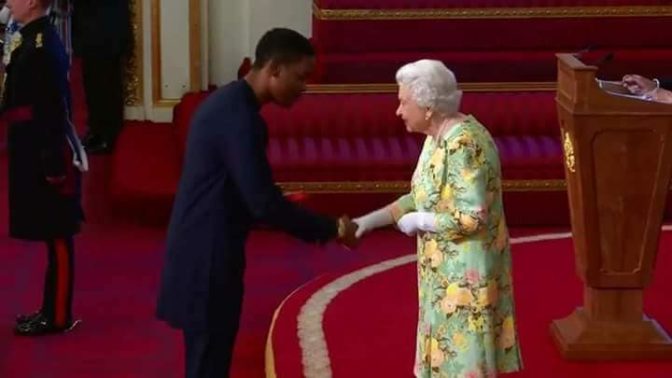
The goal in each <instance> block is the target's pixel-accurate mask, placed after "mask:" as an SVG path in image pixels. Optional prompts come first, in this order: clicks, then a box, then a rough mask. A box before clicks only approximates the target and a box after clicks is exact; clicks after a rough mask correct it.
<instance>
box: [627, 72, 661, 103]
mask: <svg viewBox="0 0 672 378" xmlns="http://www.w3.org/2000/svg"><path fill="white" fill-rule="evenodd" d="M621 82H622V84H623V86H624V87H626V88H627V89H628V90H629V91H630V93H632V94H634V95H638V96H644V97H645V98H646V99H648V100H651V101H656V102H662V103H665V104H672V80H659V79H648V78H645V77H643V76H641V75H634V74H629V75H625V76H623V79H622V81H621Z"/></svg>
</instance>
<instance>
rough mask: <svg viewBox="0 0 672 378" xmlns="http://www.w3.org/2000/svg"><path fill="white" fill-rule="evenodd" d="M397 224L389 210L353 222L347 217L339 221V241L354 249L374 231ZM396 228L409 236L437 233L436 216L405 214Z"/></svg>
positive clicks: (379, 211)
mask: <svg viewBox="0 0 672 378" xmlns="http://www.w3.org/2000/svg"><path fill="white" fill-rule="evenodd" d="M391 224H395V221H394V218H393V217H392V213H391V211H390V210H389V209H387V208H383V209H380V210H376V211H373V212H371V213H369V214H366V215H364V216H361V217H359V218H356V219H354V220H351V219H350V218H349V217H348V216H347V215H344V216H342V217H340V218H339V219H338V238H337V241H338V242H340V243H341V244H343V245H344V246H346V247H347V248H354V247H356V246H357V244H359V240H360V238H361V237H362V236H363V235H364V234H367V233H369V232H370V231H373V230H374V229H377V228H380V227H384V226H388V225H391ZM395 225H396V227H397V229H398V230H399V231H401V232H402V233H404V234H406V235H408V236H414V235H416V234H418V233H420V232H436V231H437V220H436V214H434V213H429V212H417V211H416V212H410V213H407V214H404V216H402V217H401V218H400V219H399V220H398V221H397V222H396V224H395Z"/></svg>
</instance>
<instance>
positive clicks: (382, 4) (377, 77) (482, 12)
mask: <svg viewBox="0 0 672 378" xmlns="http://www.w3.org/2000/svg"><path fill="white" fill-rule="evenodd" d="M671 14H672V4H671V3H670V2H669V1H664V0H557V1H552V2H549V1H545V0H515V1H510V2H507V4H506V6H502V2H501V1H496V0H379V1H368V0H343V1H341V0H315V1H314V7H313V30H312V38H313V42H314V44H315V46H316V49H317V52H318V54H317V57H318V74H317V75H316V78H315V80H316V82H318V83H338V84H342V83H389V82H393V81H394V73H395V71H396V69H397V68H398V67H399V66H400V65H402V64H404V63H407V62H409V61H414V60H417V59H420V58H434V59H439V60H442V61H443V62H445V63H446V65H447V66H448V67H450V68H451V69H452V70H453V71H454V72H455V74H456V75H457V78H458V80H459V81H460V82H479V81H480V82H511V81H555V79H556V60H555V53H557V52H577V51H583V50H586V49H590V50H591V53H590V54H588V56H584V57H583V58H584V61H585V62H587V63H590V62H601V64H600V74H601V75H603V76H604V77H605V78H611V79H613V78H618V77H620V76H622V75H623V74H624V73H627V72H640V73H642V74H645V75H647V76H651V77H658V76H661V75H666V74H669V72H668V71H669V67H668V65H667V62H669V61H670V60H671V59H672V28H669V27H668V26H667V25H669V24H670V23H671V22H672V18H671V17H670V15H671ZM608 57H609V58H608ZM607 58H608V59H607Z"/></svg>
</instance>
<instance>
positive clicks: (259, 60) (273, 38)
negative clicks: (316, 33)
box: [253, 28, 315, 69]
mask: <svg viewBox="0 0 672 378" xmlns="http://www.w3.org/2000/svg"><path fill="white" fill-rule="evenodd" d="M313 56H315V49H314V48H313V46H312V45H311V44H310V41H309V40H308V39H307V38H306V37H304V36H303V35H301V34H300V33H298V32H296V31H294V30H291V29H286V28H275V29H271V30H269V31H267V32H266V33H265V34H264V35H263V36H262V37H261V39H260V40H259V43H257V48H256V51H255V55H254V64H253V67H254V68H257V69H259V68H262V67H264V66H265V65H266V64H267V63H268V62H270V61H273V62H275V63H278V64H287V63H294V62H298V61H299V60H301V59H302V58H304V57H313Z"/></svg>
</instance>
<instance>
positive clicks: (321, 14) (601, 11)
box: [313, 2, 672, 21]
mask: <svg viewBox="0 0 672 378" xmlns="http://www.w3.org/2000/svg"><path fill="white" fill-rule="evenodd" d="M313 16H314V17H315V18H317V19H319V20H327V21H353V20H419V19H422V20H437V19H507V18H508V19H517V18H568V17H569V18H586V17H668V16H672V6H669V5H651V6H648V5H642V6H636V5H627V6H588V7H502V8H435V9H323V8H320V7H319V6H318V5H317V4H315V3H314V2H313Z"/></svg>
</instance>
